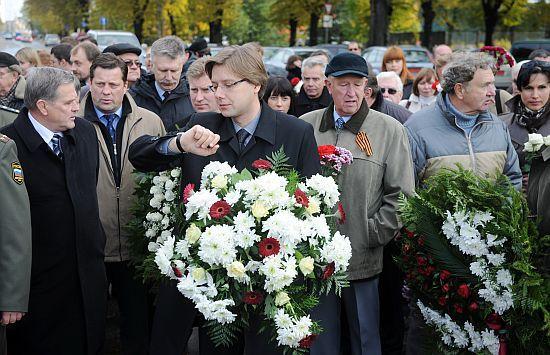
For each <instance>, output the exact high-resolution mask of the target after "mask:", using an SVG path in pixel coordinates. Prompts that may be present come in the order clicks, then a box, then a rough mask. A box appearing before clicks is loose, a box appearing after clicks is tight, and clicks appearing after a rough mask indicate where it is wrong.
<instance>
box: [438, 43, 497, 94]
mask: <svg viewBox="0 0 550 355" xmlns="http://www.w3.org/2000/svg"><path fill="white" fill-rule="evenodd" d="M479 69H491V70H492V71H493V72H494V71H495V60H494V59H493V58H492V57H491V56H489V55H488V54H486V53H483V52H458V53H453V55H452V56H451V61H450V62H449V63H448V64H447V65H446V66H445V68H444V69H443V78H442V79H443V80H442V88H443V91H444V92H446V93H448V94H450V93H454V90H455V85H456V84H467V83H469V82H470V81H472V79H473V78H474V75H475V73H476V71H478V70H479Z"/></svg>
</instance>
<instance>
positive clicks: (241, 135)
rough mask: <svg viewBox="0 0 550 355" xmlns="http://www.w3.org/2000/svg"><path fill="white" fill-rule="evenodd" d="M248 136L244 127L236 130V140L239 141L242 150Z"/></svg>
mask: <svg viewBox="0 0 550 355" xmlns="http://www.w3.org/2000/svg"><path fill="white" fill-rule="evenodd" d="M249 136H250V133H248V131H247V130H246V129H244V128H241V129H239V131H238V132H237V140H238V141H239V148H240V151H241V152H242V151H243V149H244V147H245V146H246V139H247V138H248V137H249Z"/></svg>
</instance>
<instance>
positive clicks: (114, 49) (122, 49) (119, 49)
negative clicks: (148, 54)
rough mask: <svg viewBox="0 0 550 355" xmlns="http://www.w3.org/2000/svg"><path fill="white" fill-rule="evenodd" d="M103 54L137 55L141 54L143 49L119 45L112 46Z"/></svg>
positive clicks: (129, 45) (123, 44)
mask: <svg viewBox="0 0 550 355" xmlns="http://www.w3.org/2000/svg"><path fill="white" fill-rule="evenodd" d="M103 53H113V54H114V55H121V54H124V53H134V54H135V55H140V54H141V48H139V47H136V46H133V45H131V44H130V43H117V44H111V45H110V46H108V47H106V48H105V49H104V50H103Z"/></svg>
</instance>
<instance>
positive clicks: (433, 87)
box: [432, 80, 439, 90]
mask: <svg viewBox="0 0 550 355" xmlns="http://www.w3.org/2000/svg"><path fill="white" fill-rule="evenodd" d="M437 85H439V80H436V81H434V82H433V83H432V90H437Z"/></svg>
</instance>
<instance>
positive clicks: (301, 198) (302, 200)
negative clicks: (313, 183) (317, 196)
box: [294, 189, 309, 207]
mask: <svg viewBox="0 0 550 355" xmlns="http://www.w3.org/2000/svg"><path fill="white" fill-rule="evenodd" d="M294 198H295V199H296V202H298V203H299V204H300V205H302V206H304V207H307V206H309V199H308V198H307V195H306V194H305V192H303V191H302V190H300V189H296V191H294Z"/></svg>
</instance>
